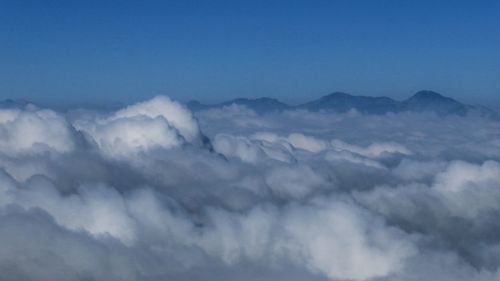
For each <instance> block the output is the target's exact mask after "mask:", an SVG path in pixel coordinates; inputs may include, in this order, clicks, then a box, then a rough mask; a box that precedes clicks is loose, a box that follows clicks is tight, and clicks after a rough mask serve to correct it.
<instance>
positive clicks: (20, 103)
mask: <svg viewBox="0 0 500 281" xmlns="http://www.w3.org/2000/svg"><path fill="white" fill-rule="evenodd" d="M28 104H30V102H28V101H25V100H21V99H5V100H0V108H23V107H25V106H27V105H28Z"/></svg>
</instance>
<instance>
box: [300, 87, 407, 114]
mask: <svg viewBox="0 0 500 281" xmlns="http://www.w3.org/2000/svg"><path fill="white" fill-rule="evenodd" d="M296 108H299V109H307V110H309V111H320V110H324V111H334V112H341V113H343V112H347V111H349V110H351V109H356V110H357V111H359V112H361V113H366V114H384V113H387V112H396V111H398V102H397V101H395V100H393V99H391V98H388V97H365V96H353V95H350V94H346V93H342V92H335V93H332V94H329V95H326V96H324V97H321V98H320V99H318V100H315V101H311V102H308V103H305V104H302V105H298V106H296Z"/></svg>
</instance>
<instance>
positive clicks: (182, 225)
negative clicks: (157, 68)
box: [0, 96, 500, 281]
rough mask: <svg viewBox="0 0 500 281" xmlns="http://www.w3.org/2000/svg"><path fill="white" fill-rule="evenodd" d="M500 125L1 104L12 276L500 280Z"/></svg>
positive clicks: (5, 273)
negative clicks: (61, 109) (62, 109)
mask: <svg viewBox="0 0 500 281" xmlns="http://www.w3.org/2000/svg"><path fill="white" fill-rule="evenodd" d="M499 218H500V122H498V121H495V120H492V119H487V118H481V117H477V116H464V117H460V116H447V117H442V116H441V117H440V116H437V115H434V114H431V113H398V114H386V115H380V116H373V115H362V114H360V113H357V112H356V111H350V112H348V113H346V114H334V113H325V112H307V111H285V112H281V113H270V114H265V115H259V114H256V113H255V112H253V111H251V110H249V109H247V108H245V107H241V106H236V105H232V106H227V107H224V108H219V109H210V110H205V111H201V112H197V113H196V114H193V113H192V112H190V111H189V110H187V109H186V108H185V107H184V106H183V105H181V104H180V103H178V102H175V101H172V100H171V99H169V98H168V97H162V96H160V97H156V98H153V99H151V100H148V101H144V102H140V103H137V104H134V105H130V106H128V107H125V108H122V109H120V110H118V111H115V112H98V111H93V110H89V109H78V110H72V111H69V112H65V113H60V112H55V111H53V110H50V109H44V108H39V107H36V106H34V105H28V106H25V107H22V108H10V109H0V280H47V281H49V280H50V281H52V280H151V281H153V280H193V281H196V280H222V281H223V280H242V281H246V280H259V281H260V280H291V281H293V280H324V281H327V280H353V281H362V280H373V281H375V280H376V281H389V280H394V281H396V280H402V281H406V280H408V281H410V280H443V281H444V280H450V281H451V280H452V281H460V280H467V281H474V280H500V270H499V269H498V267H499V265H500V219H499Z"/></svg>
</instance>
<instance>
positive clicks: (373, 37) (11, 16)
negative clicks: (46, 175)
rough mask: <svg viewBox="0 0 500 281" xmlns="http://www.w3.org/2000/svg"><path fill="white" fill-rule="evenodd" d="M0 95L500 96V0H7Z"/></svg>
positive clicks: (97, 99) (0, 35) (484, 99)
mask: <svg viewBox="0 0 500 281" xmlns="http://www.w3.org/2000/svg"><path fill="white" fill-rule="evenodd" d="M0 42H1V44H0V98H22V99H28V100H33V101H37V102H44V103H49V104H65V103H110V102H123V103H128V102H131V101H135V100H140V99H145V98H148V97H151V96H154V95H159V94H166V95H169V96H171V97H173V98H176V99H179V100H190V99H198V100H201V101H205V102H215V101H220V100H224V99H229V98H234V97H259V96H271V97H275V98H279V99H281V100H284V101H287V102H291V103H295V102H301V101H305V100H310V99H313V98H316V97H319V96H321V95H324V94H328V93H330V92H333V91H345V92H349V93H352V94H358V95H386V96H390V97H393V98H396V99H403V98H406V97H407V96H410V95H411V94H412V93H414V92H415V91H418V90H420V89H432V90H436V91H439V92H441V93H443V94H445V95H448V96H452V97H454V98H457V99H460V100H464V101H467V102H471V103H483V104H484V103H486V104H490V105H495V106H497V105H498V104H500V78H499V77H500V51H499V50H500V1H498V0H496V1H493V0H490V1H385V0H378V1H377V0H373V1H269V0H268V1H217V0H215V1H189V0H184V1H49V0H47V1H28V0H27V1H11V0H2V1H0Z"/></svg>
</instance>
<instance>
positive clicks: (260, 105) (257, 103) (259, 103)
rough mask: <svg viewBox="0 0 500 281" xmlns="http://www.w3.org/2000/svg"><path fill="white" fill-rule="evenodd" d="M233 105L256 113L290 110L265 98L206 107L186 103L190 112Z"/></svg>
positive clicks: (238, 100) (271, 99)
mask: <svg viewBox="0 0 500 281" xmlns="http://www.w3.org/2000/svg"><path fill="white" fill-rule="evenodd" d="M233 104H235V105H241V106H246V107H247V108H250V109H252V110H254V111H255V112H257V113H270V112H275V111H283V110H286V109H289V108H290V106H289V105H287V104H285V103H282V102H280V101H279V100H277V99H273V98H265V97H264V98H257V99H247V98H238V99H234V100H230V101H226V102H222V103H218V104H214V105H206V104H202V103H200V102H198V101H190V102H188V103H187V107H188V108H189V109H191V110H192V111H199V110H204V109H210V108H222V107H224V106H230V105H233Z"/></svg>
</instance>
